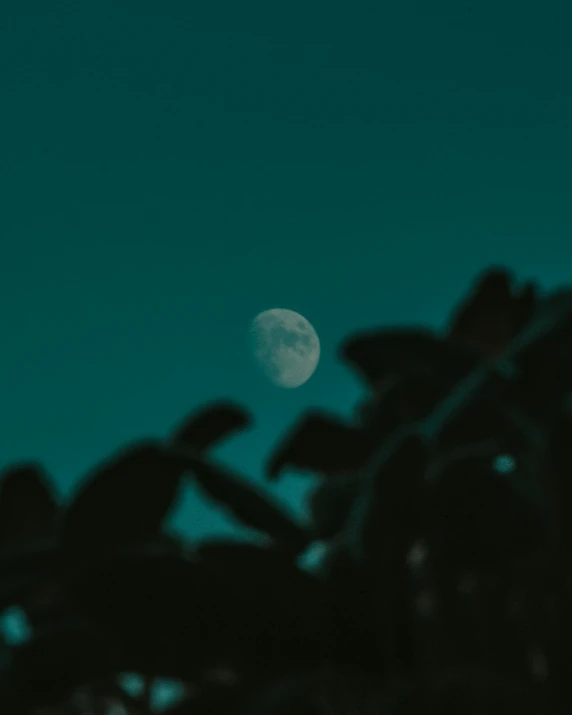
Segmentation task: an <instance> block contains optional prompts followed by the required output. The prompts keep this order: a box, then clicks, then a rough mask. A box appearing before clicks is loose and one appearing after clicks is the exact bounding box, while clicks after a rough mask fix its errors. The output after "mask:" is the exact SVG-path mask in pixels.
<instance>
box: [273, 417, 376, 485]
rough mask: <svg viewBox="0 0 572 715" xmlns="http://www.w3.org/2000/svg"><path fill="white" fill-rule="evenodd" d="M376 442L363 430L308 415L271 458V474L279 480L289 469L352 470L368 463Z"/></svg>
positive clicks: (331, 473) (330, 472) (329, 473)
mask: <svg viewBox="0 0 572 715" xmlns="http://www.w3.org/2000/svg"><path fill="white" fill-rule="evenodd" d="M372 447H373V444H372V442H371V440H370V439H368V437H367V436H366V435H365V434H364V433H363V432H361V431H360V430H358V429H356V428H354V427H350V426H348V425H345V424H343V423H342V422H339V421H338V420H336V419H334V418H332V417H329V416H328V415H324V414H320V413H309V414H306V415H305V416H304V417H303V418H302V419H301V420H300V421H299V422H298V424H297V425H295V426H294V427H293V429H292V430H291V432H290V434H289V435H288V436H287V437H286V438H285V439H284V440H283V441H282V442H281V444H280V446H279V447H278V449H277V450H276V451H275V452H274V455H273V456H272V457H271V459H270V461H269V463H268V466H267V473H268V476H269V477H270V478H271V479H276V478H277V477H278V476H279V474H280V472H281V471H282V470H284V469H287V468H292V467H294V468H296V469H301V470H309V471H313V472H316V473H318V474H322V475H324V476H326V477H331V476H334V475H339V474H343V473H347V472H351V471H353V470H355V469H357V468H358V467H359V466H360V465H361V464H363V463H364V462H365V460H366V459H367V456H368V454H369V452H370V451H371V449H372Z"/></svg>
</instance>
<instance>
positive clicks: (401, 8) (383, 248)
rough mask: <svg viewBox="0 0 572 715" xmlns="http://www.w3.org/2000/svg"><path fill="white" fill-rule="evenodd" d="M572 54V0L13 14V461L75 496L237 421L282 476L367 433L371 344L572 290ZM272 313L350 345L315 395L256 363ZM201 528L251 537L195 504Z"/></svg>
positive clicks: (6, 156) (8, 384)
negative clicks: (192, 433)
mask: <svg viewBox="0 0 572 715" xmlns="http://www.w3.org/2000/svg"><path fill="white" fill-rule="evenodd" d="M571 37H572V5H570V3H568V2H565V1H564V0H559V1H556V0H548V1H547V2H543V3H541V4H539V3H537V2H534V3H533V2H528V1H526V0H525V1H523V0H520V1H518V2H517V1H516V0H514V1H512V2H503V1H502V0H494V1H493V0H484V1H481V2H477V1H475V2H473V3H472V4H468V3H467V4H465V3H460V2H458V1H455V2H453V0H447V1H443V0H436V1H433V2H411V1H410V0H399V2H391V3H389V2H387V3H383V2H370V3H365V2H363V0H356V2H352V3H349V2H347V3H343V4H342V3H337V4H336V3H332V2H312V1H311V0H305V1H304V2H301V0H289V1H288V2H287V3H286V2H268V1H267V0H265V1H264V2H262V0H260V1H258V2H250V1H249V0H245V2H236V0H219V1H215V0H213V1H211V0H209V1H208V2H206V1H205V2H197V1H185V2H183V1H182V0H162V2H158V1H157V0H155V1H154V2H151V1H150V0H137V1H135V0H130V1H127V0H122V1H119V0H117V1H116V2H110V1H109V0H89V1H88V0H78V1H76V2H71V1H70V0H68V1H67V2H55V1H54V2H46V1H45V0H41V1H40V0H28V1H27V0H18V1H17V2H16V0H6V1H5V2H4V3H3V4H2V9H0V90H1V97H2V102H1V105H0V106H1V111H0V129H1V133H0V197H1V198H0V207H1V208H0V298H1V300H0V331H1V332H0V335H1V336H2V338H1V352H0V394H1V402H0V431H1V434H2V439H1V441H0V463H2V464H4V463H7V462H10V461H12V460H15V459H20V458H37V459H40V460H41V461H43V462H44V463H45V464H46V465H47V467H48V468H49V470H50V471H51V472H52V473H53V474H54V476H55V477H56V478H57V481H58V485H59V486H60V488H61V490H62V492H63V493H64V494H66V493H68V491H69V489H70V487H71V486H73V484H74V483H75V480H76V479H77V477H78V476H79V475H81V474H82V472H83V471H84V470H85V469H86V468H87V467H89V466H91V465H92V464H93V463H94V462H96V461H97V460H98V459H100V458H101V457H103V456H105V455H106V454H108V453H109V452H110V451H112V450H113V449H115V448H117V447H118V446H120V445H122V444H123V443H125V442H126V441H128V440H131V439H135V438H139V437H142V436H152V435H158V436H161V435H164V434H166V433H167V431H168V430H169V429H170V428H171V427H172V426H174V425H175V424H176V423H177V421H178V420H179V419H180V418H181V417H183V416H184V415H186V414H187V413H188V412H189V411H190V410H192V409H193V408H194V407H197V406H199V405H200V404H203V403H205V402H207V401H209V400H211V399H215V398H219V397H224V398H231V399H234V400H237V401H239V402H241V403H243V404H244V405H245V406H246V407H247V408H248V409H249V410H250V411H251V412H252V414H253V417H254V419H255V427H254V428H253V429H252V430H251V431H249V432H248V433H244V434H243V435H240V436H237V437H235V438H233V440H231V441H229V443H228V444H227V445H225V446H224V447H223V448H222V449H221V450H219V456H220V458H221V459H223V460H225V461H228V462H230V463H232V464H234V465H236V466H237V467H238V468H240V469H241V470H242V471H244V472H245V473H247V474H249V475H251V476H252V477H253V478H255V479H258V478H259V477H260V476H261V473H262V464H263V459H264V457H265V455H266V454H267V453H268V451H269V449H270V448H271V447H272V445H274V444H275V443H276V441H277V440H278V438H279V436H280V434H281V432H282V430H283V429H284V427H286V426H287V425H289V424H291V422H292V421H293V420H294V419H295V418H296V416H297V415H299V414H300V413H301V412H302V411H303V410H304V409H306V408H307V407H309V406H324V407H327V408H331V409H333V410H335V411H337V412H339V413H340V414H343V415H347V414H350V412H351V409H352V407H353V405H354V403H355V401H356V399H358V397H359V396H360V391H361V388H360V386H359V384H358V382H357V380H356V379H355V378H354V377H353V376H352V375H351V374H350V373H349V372H348V371H347V370H346V369H345V368H344V367H343V366H341V365H340V364H338V362H337V359H336V355H335V350H336V346H337V345H338V343H339V341H340V340H341V339H342V338H343V337H344V336H345V335H347V334H348V333H350V332H351V331H353V330H356V329H360V328H365V327H372V326H375V325H384V324H385V325H387V324H391V323H402V322H407V323H408V322H414V323H429V324H431V325H435V326H439V325H442V324H443V321H444V320H445V318H446V316H447V313H448V311H449V308H450V307H451V305H452V304H453V303H454V302H455V301H456V299H457V298H458V297H459V296H460V295H461V294H462V293H463V292H464V290H465V289H466V287H467V282H468V281H469V280H471V279H472V278H473V277H474V276H475V274H476V273H478V272H479V271H480V270H481V269H482V268H483V267H485V266H486V265H488V264H489V263H505V264H508V265H510V266H511V267H513V268H514V270H515V271H516V272H517V273H518V274H519V275H520V276H521V277H522V278H528V277H533V278H537V279H538V280H540V281H541V283H542V284H543V285H544V286H546V287H550V286H552V285H554V284H558V283H561V282H565V281H567V280H569V279H570V271H571V267H572V243H571V239H572V216H571V211H572V169H571V167H572V80H571V72H570V68H572V40H571V39H570V38H571ZM272 307H284V308H290V309H293V310H297V311H299V312H301V313H302V314H303V315H305V316H306V317H307V318H308V319H309V320H310V321H311V322H312V323H313V324H314V326H315V327H316V329H317V331H318V333H319V335H320V338H321V341H322V360H321V363H320V365H319V367H318V370H317V372H316V373H315V375H314V376H313V377H312V378H311V379H310V381H309V382H308V383H306V384H305V385H304V386H302V387H300V388H299V389H296V390H291V391H289V390H281V389H279V388H276V387H274V386H273V385H272V384H270V383H269V382H268V381H266V380H265V378H264V377H263V376H262V375H261V374H259V373H258V372H257V370H256V368H255V366H254V364H253V361H252V359H251V356H250V354H249V351H248V343H247V330H248V324H249V322H250V320H251V319H252V318H253V317H254V315H255V314H256V313H258V312H259V311H261V310H265V309H267V308H272ZM306 483H307V482H306V481H305V480H304V479H303V478H301V477H298V478H296V477H292V478H289V479H288V480H287V481H285V482H284V484H283V485H281V486H280V487H279V489H278V492H279V494H281V495H282V496H286V497H288V499H289V500H290V501H291V503H292V504H295V503H296V500H297V499H298V498H299V497H300V494H301V490H302V489H303V487H304V485H305V484H306ZM177 523H178V524H179V526H183V527H184V528H185V529H186V530H187V531H188V532H189V533H190V534H191V535H196V534H199V533H205V532H207V531H208V532H212V531H218V530H219V529H220V528H222V525H223V522H222V520H221V517H219V515H218V514H208V513H207V512H206V511H205V509H204V508H203V507H200V508H199V506H198V503H197V501H196V499H195V497H194V496H193V495H192V494H191V493H189V495H187V498H186V499H185V501H184V504H183V507H182V508H181V510H180V511H179V512H178V514H177Z"/></svg>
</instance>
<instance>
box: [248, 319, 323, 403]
mask: <svg viewBox="0 0 572 715" xmlns="http://www.w3.org/2000/svg"><path fill="white" fill-rule="evenodd" d="M250 338H251V340H252V344H253V351H254V357H255V358H256V361H257V362H258V364H259V366H260V367H261V368H262V370H263V371H264V373H265V374H266V376H267V377H269V378H270V379H271V380H272V382H273V383H274V384H275V385H278V386H279V387H285V388H290V389H291V388H293V387H300V385H303V384H304V383H305V382H306V381H307V380H309V379H310V377H311V376H312V374H313V373H314V370H315V369H316V367H317V366H318V362H319V360H320V340H319V338H318V335H317V333H316V331H315V330H314V328H313V327H312V325H311V323H309V322H308V321H307V320H306V318H304V316H303V315H300V314H299V313H296V312H294V311H293V310H285V309H283V308H272V309H271V310H265V311H264V312H262V313H259V314H258V315H257V316H256V318H254V320H253V321H252V323H251V326H250Z"/></svg>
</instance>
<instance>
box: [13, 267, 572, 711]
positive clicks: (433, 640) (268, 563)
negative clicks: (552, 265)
mask: <svg viewBox="0 0 572 715" xmlns="http://www.w3.org/2000/svg"><path fill="white" fill-rule="evenodd" d="M341 355H342V357H343V359H344V361H345V362H346V363H347V364H348V366H349V367H351V368H352V369H354V370H356V371H358V372H359V374H360V375H361V377H362V378H363V380H364V381H365V383H366V384H367V386H368V388H369V389H368V393H369V394H368V399H367V400H366V402H364V404H362V405H360V406H359V408H358V410H357V411H356V418H355V421H354V422H353V423H352V424H344V423H342V422H340V421H339V420H337V419H336V418H335V417H333V416H330V415H328V414H324V413H320V412H318V411H316V412H313V413H311V414H307V415H305V416H304V417H303V418H301V419H300V421H299V423H298V424H296V425H295V426H294V427H293V428H292V430H291V432H290V433H289V434H288V435H286V437H285V438H284V440H283V441H282V442H281V444H280V445H279V447H278V449H277V450H276V451H275V453H274V454H272V455H271V458H270V460H269V462H268V476H269V478H270V479H277V478H278V477H279V476H280V474H281V473H282V472H283V471H284V470H285V469H299V470H302V471H304V472H307V473H310V472H314V473H316V474H317V475H319V477H320V478H321V479H320V481H319V486H318V487H317V488H316V489H315V490H314V491H313V493H312V494H311V497H310V499H309V512H310V513H311V524H310V526H307V525H302V524H300V523H296V522H295V521H294V520H292V518H291V517H290V516H288V515H287V513H286V512H284V511H283V510H282V509H281V508H280V505H278V504H275V503H274V502H273V501H272V500H271V499H270V498H269V497H267V496H266V495H265V494H264V493H263V492H262V491H257V490H256V489H255V488H254V487H253V485H252V484H251V483H250V482H249V481H248V480H245V479H243V478H241V477H240V476H239V475H236V474H234V473H232V472H231V471H229V470H228V469H226V468H223V467H221V466H220V465H218V464H217V463H216V462H215V461H213V460H212V459H211V458H209V449H210V448H211V447H212V446H213V445H214V444H215V443H217V442H218V441H219V440H222V439H224V438H225V437H226V436H227V435H229V434H230V433H232V432H234V431H236V430H240V429H243V428H246V427H247V426H248V423H249V417H248V415H247V414H246V413H245V412H244V411H243V410H242V409H240V408H239V407H237V406H235V405H233V404H229V403H223V402H218V403H214V404H213V405H211V406H210V407H208V408H206V409H203V410H201V411H199V412H198V413H196V414H194V415H192V416H191V417H190V418H189V419H188V420H187V421H186V422H185V423H184V424H182V425H181V426H180V427H179V429H178V430H177V431H176V432H175V433H174V434H173V435H172V436H171V438H170V439H169V440H157V441H145V442H141V443H138V444H132V445H129V446H127V447H126V448H125V449H124V450H123V451H122V452H121V453H119V454H116V455H113V456H112V457H111V458H110V459H109V460H108V461H105V462H103V463H102V464H100V465H99V466H98V467H96V468H95V469H94V471H93V472H92V473H91V474H89V475H87V477H86V478H85V479H84V480H83V481H82V483H81V485H80V487H79V489H78V491H77V492H76V494H75V496H74V498H73V499H72V500H71V502H70V503H69V504H67V505H65V507H64V506H60V504H59V502H58V500H57V499H55V498H54V496H53V492H52V490H51V485H50V480H49V477H48V476H47V475H46V474H44V471H43V469H42V467H41V466H39V465H37V464H28V463H22V464H16V465H13V466H10V467H8V468H6V469H5V470H4V472H3V474H2V478H1V482H0V546H1V553H0V602H1V603H0V607H1V609H2V610H6V609H8V608H10V607H13V606H18V607H20V608H21V609H22V610H23V611H24V612H25V613H26V615H27V618H28V621H29V623H30V625H31V629H32V633H31V637H30V638H29V639H28V640H27V641H25V642H23V643H21V644H19V645H15V646H9V645H8V644H2V645H1V646H0V713H1V714H2V715H52V714H53V715H73V714H74V713H82V714H86V713H89V714H91V713H93V715H108V714H109V715H111V713H114V715H117V714H118V713H129V714H131V713H133V715H137V714H138V713H139V714H140V715H144V714H145V713H148V712H149V710H150V704H149V697H148V693H149V692H150V689H151V684H152V683H153V682H154V680H155V679H157V678H170V679H174V680H177V681H180V682H181V683H183V684H184V687H185V691H184V692H185V695H184V697H183V698H182V700H181V701H180V702H178V703H177V704H176V705H174V706H173V707H171V708H170V710H168V712H169V714H170V715H187V714H188V715H292V714H293V715H319V714H322V713H323V714H325V715H327V714H329V713H331V714H332V715H338V714H339V715H354V714H355V715H382V714H384V713H387V714H388V715H393V714H395V715H409V714H413V713H420V714H421V713H434V714H437V713H443V714H447V715H449V714H451V715H452V714H453V713H459V714H462V715H471V714H473V713H482V714H483V715H485V714H486V715H491V714H496V713H503V714H506V713H526V714H530V715H532V714H533V713H534V714H536V713H538V715H551V714H552V713H563V714H564V713H570V712H572V659H571V655H570V643H571V639H572V622H571V617H572V610H571V607H570V606H571V598H572V582H571V578H570V575H571V573H572V571H571V565H572V401H571V397H572V290H563V291H559V292H556V293H553V294H550V295H539V292H538V290H537V288H536V287H535V286H534V285H532V284H528V285H526V286H524V287H523V288H522V289H519V290H517V289H516V288H515V287H514V286H513V281H512V278H511V276H509V274H508V273H507V272H505V271H503V270H490V271H488V272H487V273H486V274H485V275H484V276H482V277H481V279H480V280H479V281H477V283H476V285H475V286H474V289H473V290H472V292H471V294H470V295H469V296H468V297H467V298H466V299H465V300H464V301H463V302H462V303H461V304H460V306H459V307H458V308H457V309H456V311H455V312H454V314H453V316H452V318H451V321H450V324H449V326H448V328H447V330H446V331H444V332H443V334H437V333H434V332H431V331H429V330H423V329H416V328H399V329H390V330H380V331H375V332H372V333H370V334H366V335H359V336H357V337H353V338H351V339H349V340H348V341H347V342H346V343H345V344H344V345H343V346H342V348H341ZM185 479H191V480H194V481H195V482H196V483H197V484H198V486H199V488H200V489H201V490H202V491H203V492H204V494H205V496H206V497H207V499H208V501H206V502H205V508H208V506H207V505H208V503H209V502H211V503H212V501H213V500H214V501H215V502H216V503H218V504H219V505H220V507H221V508H223V509H225V510H228V511H229V512H230V513H231V514H232V516H233V517H234V518H235V519H236V520H238V521H239V522H241V523H242V524H244V525H246V526H248V527H249V528H251V529H254V530H257V531H258V532H260V534H261V535H263V536H264V537H265V540H261V542H260V545H252V544H241V543H237V542H236V541H234V542H233V541H224V540H219V541H210V542H205V543H198V544H186V543H181V542H180V541H178V540H177V539H175V538H173V537H171V536H167V535H166V534H165V533H164V531H163V526H164V522H165V519H166V516H167V514H168V512H169V510H170V508H171V507H172V505H173V503H174V502H175V500H176V497H177V492H178V490H179V487H180V485H181V481H182V480H185ZM313 542H322V543H325V544H326V555H325V558H324V561H323V563H322V565H321V567H320V569H318V570H317V571H316V572H315V573H309V572H307V571H304V570H301V569H300V568H298V566H297V559H298V557H299V555H300V554H301V553H302V552H303V551H304V550H305V549H307V548H308V546H309V545H310V544H312V543H313ZM127 672H130V673H138V674H140V675H141V676H142V678H143V679H144V683H145V687H144V689H143V692H142V693H141V694H140V695H138V696H135V695H133V694H128V693H127V692H125V691H124V690H123V689H122V688H121V687H120V686H119V685H118V677H119V675H120V674H121V673H127Z"/></svg>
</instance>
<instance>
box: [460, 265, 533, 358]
mask: <svg viewBox="0 0 572 715" xmlns="http://www.w3.org/2000/svg"><path fill="white" fill-rule="evenodd" d="M511 282H512V278H511V276H510V274H509V273H508V271H506V270H505V269H502V268H501V269H496V268H494V269H490V270H488V271H487V272H486V273H485V274H484V275H483V276H482V277H481V278H479V280H478V281H477V284H476V286H475V287H474V289H473V291H472V292H471V294H470V295H469V296H468V298H467V299H466V300H465V301H463V303H462V304H461V306H460V307H459V308H458V309H457V311H456V312H455V314H454V315H453V318H452V320H451V325H450V328H449V331H448V333H449V336H450V337H451V338H453V339H454V340H459V341H462V342H464V343H466V344H468V345H472V346H473V347H476V348H478V349H479V350H480V351H481V352H482V353H483V355H485V356H487V357H494V356H496V355H498V354H500V353H501V352H502V351H503V350H504V349H505V348H506V347H507V346H508V344H509V343H510V342H511V340H512V338H513V336H514V334H515V332H516V315H515V313H516V305H515V303H514V299H513V295H512V289H511ZM521 307H522V304H521ZM521 317H522V316H521Z"/></svg>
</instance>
